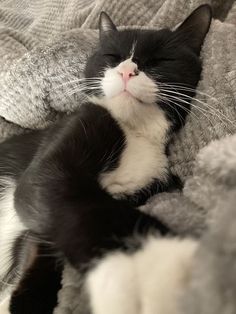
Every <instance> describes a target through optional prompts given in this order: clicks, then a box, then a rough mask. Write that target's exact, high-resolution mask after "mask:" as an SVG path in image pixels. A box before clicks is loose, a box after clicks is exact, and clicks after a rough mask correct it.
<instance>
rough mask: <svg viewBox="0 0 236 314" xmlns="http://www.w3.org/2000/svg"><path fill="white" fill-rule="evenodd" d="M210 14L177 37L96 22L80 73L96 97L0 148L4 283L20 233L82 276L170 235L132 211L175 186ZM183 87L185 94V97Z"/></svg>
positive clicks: (103, 19)
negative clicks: (109, 258) (142, 239)
mask: <svg viewBox="0 0 236 314" xmlns="http://www.w3.org/2000/svg"><path fill="white" fill-rule="evenodd" d="M199 12H200V13H201V14H200V16H201V18H202V20H203V21H201V22H202V23H201V27H200V28H199V29H198V30H195V29H192V28H191V29H190V26H192V27H193V25H195V24H196V25H197V26H199V21H198V22H197V19H199ZM210 16H211V14H210V9H209V7H207V6H205V7H202V8H201V9H199V10H198V11H195V13H193V15H192V17H191V18H189V19H187V20H186V21H185V23H183V24H182V25H181V26H180V27H179V28H178V29H177V30H175V31H170V30H161V31H142V30H133V31H130V30H126V31H117V30H116V28H115V26H114V24H113V23H112V21H111V20H110V19H109V17H108V16H107V15H105V14H104V13H103V14H102V15H101V20H100V43H101V44H100V46H99V47H98V50H97V51H96V52H95V53H94V54H93V56H91V58H90V59H89V61H88V64H87V67H86V71H85V75H86V78H87V81H86V80H85V83H86V84H87V86H86V87H87V90H88V92H90V91H91V90H95V93H93V95H92V96H91V97H90V100H89V101H88V102H87V103H85V104H83V105H82V106H80V107H79V109H78V111H77V112H75V113H73V114H71V115H70V116H68V117H65V118H63V119H61V120H59V121H57V122H56V123H54V124H53V125H52V126H50V127H49V128H48V129H46V130H43V131H37V132H33V133H30V134H26V135H21V136H19V137H13V138H12V139H10V140H8V141H6V142H5V143H2V144H1V145H0V151H1V156H0V182H1V195H2V197H1V200H0V210H2V208H3V210H2V213H3V217H0V227H1V220H2V224H3V227H2V228H0V238H1V239H3V240H4V246H2V247H4V249H2V247H1V246H0V254H1V256H3V255H4V259H2V262H0V266H1V267H2V269H0V279H1V280H8V279H9V278H10V277H9V271H10V270H12V259H13V260H14V259H15V258H18V259H20V255H19V254H16V251H15V247H14V243H15V241H17V239H18V238H19V237H20V236H22V234H27V233H29V234H34V236H35V237H36V236H37V237H38V238H41V239H42V240H43V241H50V242H52V243H53V248H54V249H55V250H56V251H57V252H60V253H61V254H62V255H63V256H65V257H66V258H67V259H68V260H69V262H70V263H71V264H72V265H73V266H75V267H77V268H78V269H79V270H81V271H84V272H85V273H89V269H90V267H91V265H92V262H93V260H94V259H95V258H96V259H98V258H101V257H102V256H103V255H104V254H106V253H107V252H109V251H114V250H117V249H121V248H122V249H126V242H125V239H126V238H127V237H129V236H132V235H133V234H134V233H136V234H137V235H144V234H147V232H148V230H149V229H155V230H156V231H159V232H160V233H161V234H166V233H167V232H168V228H166V227H165V226H164V225H163V224H162V223H161V222H159V221H158V220H156V219H153V218H151V217H149V216H148V215H145V214H144V213H141V212H140V211H139V210H138V209H137V206H138V205H140V204H142V203H143V202H145V200H146V199H147V198H148V197H150V196H151V195H153V194H154V193H155V192H160V191H164V190H167V189H168V188H170V187H171V186H172V184H173V176H172V174H171V173H170V171H169V169H168V158H167V155H166V150H167V147H168V143H169V140H170V139H171V137H172V135H173V133H174V132H176V131H177V130H178V129H179V128H180V127H181V125H183V123H184V121H185V117H186V114H187V112H188V110H189V108H190V104H189V102H188V101H186V99H189V98H190V97H193V96H194V89H195V87H196V85H197V83H198V80H199V78H200V73H201V62H200V60H199V52H200V48H201V45H202V42H203V40H204V37H205V34H206V33H207V31H208V28H209V24H210ZM203 22H204V23H203ZM193 34H195V37H194V38H193ZM96 77H97V78H96ZM171 84H172V85H173V88H174V90H173V89H170V88H169V92H168V87H169V86H170V85H171ZM185 84H188V86H191V88H186V89H185V90H184V91H183V90H182V89H181V86H184V85H185ZM91 87H92V88H91ZM179 88H180V90H179ZM178 91H182V93H181V96H180V98H179V100H175V101H174V99H175V98H173V97H175V96H173V93H177V92H178ZM171 93H172V94H171ZM171 95H172V98H170V97H171ZM168 96H169V98H170V99H171V100H170V99H169V98H168ZM168 99H169V100H168ZM26 239H27V236H26ZM29 242H30V241H29ZM32 251H33V249H32V250H28V254H29V257H28V259H27V258H26V257H27V256H24V258H25V259H26V262H25V263H26V265H25V266H24V270H25V271H26V269H28V268H30V265H31V263H33V261H34V259H35V256H36V254H32ZM2 254H3V255H2ZM14 254H15V255H14ZM16 255H18V256H16ZM32 255H33V257H32ZM5 261H6V262H5ZM21 262H22V259H21ZM1 263H2V265H1ZM95 277H96V276H95ZM91 280H92V279H91ZM91 280H90V285H91V287H93V289H92V290H93V291H94V289H95V290H96V287H95V288H94V285H93V284H91ZM92 281H93V280H92ZM94 282H96V280H95V281H94ZM92 290H91V291H92ZM51 311H52V310H51V309H50V310H48V312H46V311H45V314H46V313H51ZM93 312H94V313H96V314H97V313H102V312H99V310H96V308H93ZM13 313H21V312H20V311H18V312H13ZM104 313H109V311H105V310H104ZM117 313H118V312H117ZM122 313H123V312H122ZM124 313H126V312H124ZM127 313H128V312H127ZM130 313H133V312H132V311H130ZM25 314H26V313H25ZM35 314H36V313H35Z"/></svg>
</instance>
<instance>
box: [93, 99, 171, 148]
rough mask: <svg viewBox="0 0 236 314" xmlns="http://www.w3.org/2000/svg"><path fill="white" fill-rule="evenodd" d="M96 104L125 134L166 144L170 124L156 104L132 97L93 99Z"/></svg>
mask: <svg viewBox="0 0 236 314" xmlns="http://www.w3.org/2000/svg"><path fill="white" fill-rule="evenodd" d="M91 101H92V102H93V103H94V104H97V105H100V106H102V107H104V108H106V109H107V110H108V111H109V112H110V114H111V115H112V117H113V118H114V119H115V120H116V121H117V122H118V123H119V125H120V126H121V128H122V129H123V130H124V131H125V133H132V134H133V136H136V137H142V138H146V139H147V140H148V141H149V142H152V143H158V144H160V142H162V143H163V144H165V142H166V140H167V133H168V130H169V128H170V122H169V121H168V120H167V118H166V116H165V114H164V112H163V111H162V110H161V109H160V108H159V107H158V106H157V105H156V104H145V103H140V102H139V101H137V100H136V99H134V98H131V97H125V96H124V97H122V96H119V97H114V98H112V99H107V98H105V97H104V98H97V97H93V98H91Z"/></svg>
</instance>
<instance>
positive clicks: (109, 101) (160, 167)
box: [92, 59, 170, 197]
mask: <svg viewBox="0 0 236 314" xmlns="http://www.w3.org/2000/svg"><path fill="white" fill-rule="evenodd" d="M124 67H130V69H131V71H134V70H136V69H137V65H136V64H135V63H134V62H132V60H131V59H127V60H125V61H123V62H121V63H120V64H119V65H118V66H117V67H115V68H109V69H107V70H106V71H105V73H104V78H103V79H102V89H103V92H104V94H105V96H104V97H102V98H100V99H97V98H93V99H92V100H93V101H94V102H96V103H97V104H99V105H101V106H103V107H104V108H106V109H108V110H109V111H110V113H111V114H112V116H113V117H114V118H115V119H116V120H117V122H118V123H119V125H120V126H121V128H122V130H123V131H124V133H125V137H126V143H125V144H126V146H125V149H124V150H123V152H122V156H121V159H120V162H119V166H118V167H117V168H116V169H115V170H113V171H111V172H108V173H107V172H105V173H102V174H101V175H100V183H101V185H102V187H103V188H105V189H106V190H107V191H108V192H110V193H111V194H112V195H114V196H115V197H116V196H117V197H119V195H121V194H122V193H125V194H133V193H134V192H135V191H138V190H139V189H142V188H145V187H146V186H147V185H148V184H150V183H151V182H152V180H153V179H154V178H157V179H161V180H162V181H165V179H166V177H167V166H168V165H167V157H166V154H165V146H166V140H167V131H168V129H169V128H170V123H169V121H168V120H167V118H166V117H165V114H164V113H163V111H162V110H161V109H160V108H158V106H157V105H156V100H157V94H158V88H157V86H156V84H155V82H153V80H152V79H150V78H149V77H148V76H147V75H146V74H145V73H144V72H139V73H138V75H134V76H132V77H131V78H130V79H129V80H128V81H127V82H125V81H124V80H123V79H122V75H121V72H122V69H123V68H124Z"/></svg>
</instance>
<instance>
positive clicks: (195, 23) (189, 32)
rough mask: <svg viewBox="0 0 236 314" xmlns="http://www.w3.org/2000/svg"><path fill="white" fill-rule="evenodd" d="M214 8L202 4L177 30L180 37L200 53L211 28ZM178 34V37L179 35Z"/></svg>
mask: <svg viewBox="0 0 236 314" xmlns="http://www.w3.org/2000/svg"><path fill="white" fill-rule="evenodd" d="M211 19H212V10H211V7H210V6H209V5H208V4H204V5H201V6H200V7H198V8H197V9H196V10H194V11H193V12H192V14H190V15H189V17H187V19H186V20H185V21H184V22H183V23H182V24H181V25H180V26H179V27H178V28H177V29H176V30H175V32H176V33H177V34H178V36H179V38H180V39H182V41H184V43H185V44H187V45H188V46H189V47H190V48H192V49H193V50H194V52H195V53H197V54H199V53H200V50H201V46H202V44H203V41H204V39H205V36H206V34H207V32H208V30H209V28H210V25H211ZM178 36H177V37H178Z"/></svg>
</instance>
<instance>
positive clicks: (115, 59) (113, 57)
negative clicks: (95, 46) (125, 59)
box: [103, 53, 121, 62]
mask: <svg viewBox="0 0 236 314" xmlns="http://www.w3.org/2000/svg"><path fill="white" fill-rule="evenodd" d="M103 57H105V58H108V59H109V60H110V61H113V62H121V56H120V55H119V54H116V53H105V54H103Z"/></svg>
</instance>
